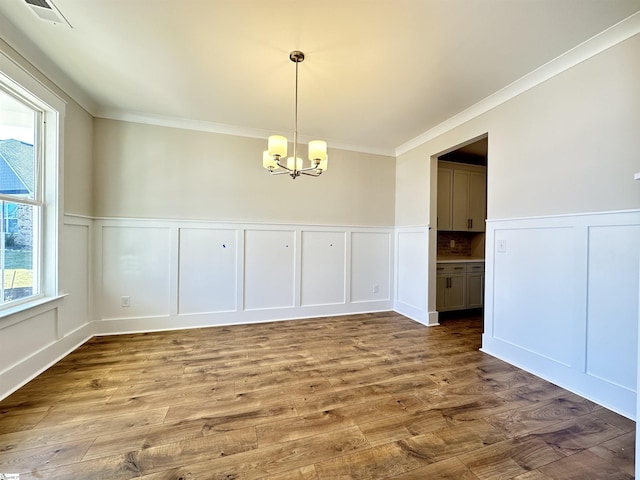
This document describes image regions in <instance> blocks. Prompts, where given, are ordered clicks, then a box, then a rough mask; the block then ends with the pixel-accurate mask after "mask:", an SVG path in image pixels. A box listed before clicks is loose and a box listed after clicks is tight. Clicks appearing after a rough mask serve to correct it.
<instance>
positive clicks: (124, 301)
mask: <svg viewBox="0 0 640 480" xmlns="http://www.w3.org/2000/svg"><path fill="white" fill-rule="evenodd" d="M120 305H121V306H123V307H130V306H131V297H129V296H123V297H122V298H121V299H120Z"/></svg>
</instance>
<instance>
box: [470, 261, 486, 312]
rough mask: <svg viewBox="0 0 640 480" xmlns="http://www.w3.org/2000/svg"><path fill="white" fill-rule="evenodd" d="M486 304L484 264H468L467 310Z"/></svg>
mask: <svg viewBox="0 0 640 480" xmlns="http://www.w3.org/2000/svg"><path fill="white" fill-rule="evenodd" d="M483 304H484V262H469V263H467V308H482V305H483Z"/></svg>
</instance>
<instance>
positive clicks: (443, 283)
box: [436, 275, 449, 312]
mask: <svg viewBox="0 0 640 480" xmlns="http://www.w3.org/2000/svg"><path fill="white" fill-rule="evenodd" d="M448 278H449V277H445V276H443V275H438V276H437V277H436V310H437V311H439V312H444V311H445V310H446V309H447V299H446V298H447V297H446V295H447V284H448V281H447V280H448Z"/></svg>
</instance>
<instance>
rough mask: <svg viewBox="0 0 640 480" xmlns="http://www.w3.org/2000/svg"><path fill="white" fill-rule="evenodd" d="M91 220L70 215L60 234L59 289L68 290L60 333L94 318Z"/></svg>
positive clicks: (59, 325)
mask: <svg viewBox="0 0 640 480" xmlns="http://www.w3.org/2000/svg"><path fill="white" fill-rule="evenodd" d="M90 260H91V220H88V219H77V218H74V219H72V220H69V219H67V220H66V221H65V225H64V228H63V229H62V232H61V235H60V261H59V262H58V265H59V266H60V272H59V273H60V285H59V286H60V291H61V292H62V293H65V294H67V297H66V298H65V299H64V302H63V304H62V306H61V307H60V315H59V319H58V321H59V324H58V329H59V332H58V333H59V335H60V336H65V335H67V334H68V333H70V332H72V331H74V330H76V329H78V328H80V327H82V326H83V325H86V324H87V323H88V322H89V321H91V320H92V316H91V311H90V305H89V299H90V296H91V285H92V278H91V273H92V271H91V268H90Z"/></svg>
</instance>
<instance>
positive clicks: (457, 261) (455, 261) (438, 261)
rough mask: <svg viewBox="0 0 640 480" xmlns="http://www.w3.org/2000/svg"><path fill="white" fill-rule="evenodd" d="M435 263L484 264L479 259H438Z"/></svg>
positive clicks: (481, 259) (482, 260)
mask: <svg viewBox="0 0 640 480" xmlns="http://www.w3.org/2000/svg"><path fill="white" fill-rule="evenodd" d="M436 261H437V263H467V262H484V258H481V257H438V259H437V260H436Z"/></svg>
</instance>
